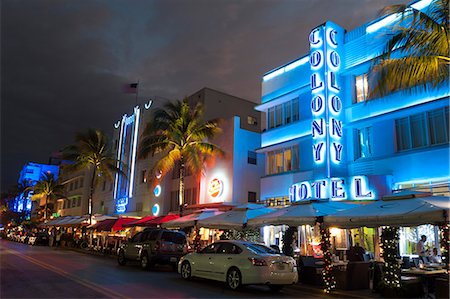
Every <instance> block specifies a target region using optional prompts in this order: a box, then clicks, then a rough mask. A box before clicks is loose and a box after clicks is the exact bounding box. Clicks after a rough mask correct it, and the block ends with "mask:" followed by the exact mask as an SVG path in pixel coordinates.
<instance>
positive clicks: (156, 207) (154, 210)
mask: <svg viewBox="0 0 450 299" xmlns="http://www.w3.org/2000/svg"><path fill="white" fill-rule="evenodd" d="M159 210H160V208H159V204H157V203H156V204H154V205H153V207H152V214H153V216H158V215H159Z"/></svg>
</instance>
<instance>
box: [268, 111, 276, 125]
mask: <svg viewBox="0 0 450 299" xmlns="http://www.w3.org/2000/svg"><path fill="white" fill-rule="evenodd" d="M267 118H268V119H267V124H268V125H269V129H272V128H274V127H275V108H273V107H272V108H269V111H268V113H267Z"/></svg>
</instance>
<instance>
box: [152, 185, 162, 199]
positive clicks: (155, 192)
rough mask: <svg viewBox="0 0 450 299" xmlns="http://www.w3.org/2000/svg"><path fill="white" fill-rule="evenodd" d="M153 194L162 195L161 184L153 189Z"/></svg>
mask: <svg viewBox="0 0 450 299" xmlns="http://www.w3.org/2000/svg"><path fill="white" fill-rule="evenodd" d="M153 194H155V196H156V197H158V196H160V195H161V186H160V185H157V186H156V187H155V189H153Z"/></svg>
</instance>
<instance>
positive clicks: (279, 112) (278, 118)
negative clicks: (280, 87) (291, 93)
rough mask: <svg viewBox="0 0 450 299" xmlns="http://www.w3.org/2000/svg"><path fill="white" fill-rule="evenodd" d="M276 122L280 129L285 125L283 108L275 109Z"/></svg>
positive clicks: (278, 106)
mask: <svg viewBox="0 0 450 299" xmlns="http://www.w3.org/2000/svg"><path fill="white" fill-rule="evenodd" d="M275 122H276V126H277V127H279V126H281V125H282V124H283V106H282V105H277V106H276V107H275Z"/></svg>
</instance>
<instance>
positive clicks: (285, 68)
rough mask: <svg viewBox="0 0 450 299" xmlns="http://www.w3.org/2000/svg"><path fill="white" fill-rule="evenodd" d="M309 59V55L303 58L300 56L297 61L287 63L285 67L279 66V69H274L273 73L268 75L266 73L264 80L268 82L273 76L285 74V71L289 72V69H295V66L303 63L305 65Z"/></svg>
mask: <svg viewBox="0 0 450 299" xmlns="http://www.w3.org/2000/svg"><path fill="white" fill-rule="evenodd" d="M308 61H309V57H308V56H306V57H302V58H300V59H298V60H296V61H294V62H292V63H290V64H288V65H286V66H285V67H282V68H279V69H278V70H275V71H273V72H271V73H268V74H267V75H265V76H264V77H263V81H264V82H266V81H268V80H270V79H272V78H275V77H277V76H280V75H282V74H284V73H285V72H289V71H291V70H293V69H295V68H298V67H299V66H301V65H304V64H305V63H307V62H308Z"/></svg>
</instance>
